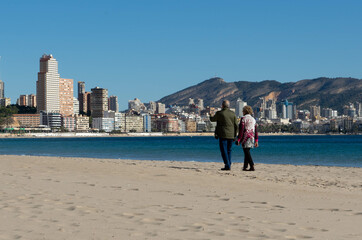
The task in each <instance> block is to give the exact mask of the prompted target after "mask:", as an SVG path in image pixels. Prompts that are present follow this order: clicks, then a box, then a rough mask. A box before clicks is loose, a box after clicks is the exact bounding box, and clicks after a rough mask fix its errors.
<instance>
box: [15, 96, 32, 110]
mask: <svg viewBox="0 0 362 240" xmlns="http://www.w3.org/2000/svg"><path fill="white" fill-rule="evenodd" d="M16 104H18V105H19V106H28V107H36V95H34V94H29V95H20V97H19V98H18V100H17V101H16Z"/></svg>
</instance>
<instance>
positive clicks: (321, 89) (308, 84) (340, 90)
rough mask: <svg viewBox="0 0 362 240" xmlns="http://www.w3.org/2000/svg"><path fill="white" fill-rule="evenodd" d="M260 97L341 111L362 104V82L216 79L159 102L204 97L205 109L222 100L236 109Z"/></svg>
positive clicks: (252, 102)
mask: <svg viewBox="0 0 362 240" xmlns="http://www.w3.org/2000/svg"><path fill="white" fill-rule="evenodd" d="M260 97H266V98H267V99H272V98H273V99H275V100H276V101H283V100H285V99H287V100H288V101H289V102H293V103H294V104H296V105H297V108H298V109H309V106H311V105H320V106H321V107H322V108H323V107H329V108H332V109H335V110H338V111H339V112H340V111H341V110H342V109H343V106H344V105H346V104H348V103H350V102H352V103H353V102H361V101H362V79H356V78H326V77H321V78H316V79H307V80H300V81H297V82H287V83H281V82H278V81H275V80H265V81H261V82H248V81H239V82H226V81H224V79H222V78H219V77H216V78H211V79H208V80H205V81H203V82H201V83H199V84H197V85H194V86H191V87H188V88H185V89H183V90H181V91H178V92H176V93H173V94H170V95H168V96H165V97H163V98H161V99H160V100H159V102H162V103H165V104H166V105H174V104H176V105H187V104H188V101H189V98H194V99H197V98H201V99H203V100H204V106H210V107H220V106H221V103H222V101H223V100H224V99H227V100H229V101H230V102H231V107H235V104H236V100H237V99H238V98H240V99H242V100H243V101H246V102H247V103H248V104H249V105H251V106H253V107H256V106H257V103H258V101H259V98H260Z"/></svg>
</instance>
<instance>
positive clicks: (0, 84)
mask: <svg viewBox="0 0 362 240" xmlns="http://www.w3.org/2000/svg"><path fill="white" fill-rule="evenodd" d="M4 92H5V91H4V82H3V81H1V80H0V98H5V93H4Z"/></svg>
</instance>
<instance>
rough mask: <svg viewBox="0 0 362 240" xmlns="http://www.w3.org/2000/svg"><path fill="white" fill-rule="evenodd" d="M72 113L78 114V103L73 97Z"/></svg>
mask: <svg viewBox="0 0 362 240" xmlns="http://www.w3.org/2000/svg"><path fill="white" fill-rule="evenodd" d="M73 113H74V115H78V114H79V101H78V99H77V98H76V97H73Z"/></svg>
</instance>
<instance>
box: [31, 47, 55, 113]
mask: <svg viewBox="0 0 362 240" xmlns="http://www.w3.org/2000/svg"><path fill="white" fill-rule="evenodd" d="M59 79H60V77H59V73H58V62H57V60H56V59H55V58H54V57H53V56H52V55H51V54H50V55H46V54H44V55H43V56H42V57H41V58H40V70H39V73H38V81H37V82H36V101H37V110H38V113H40V112H54V113H59V111H60V101H59Z"/></svg>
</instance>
